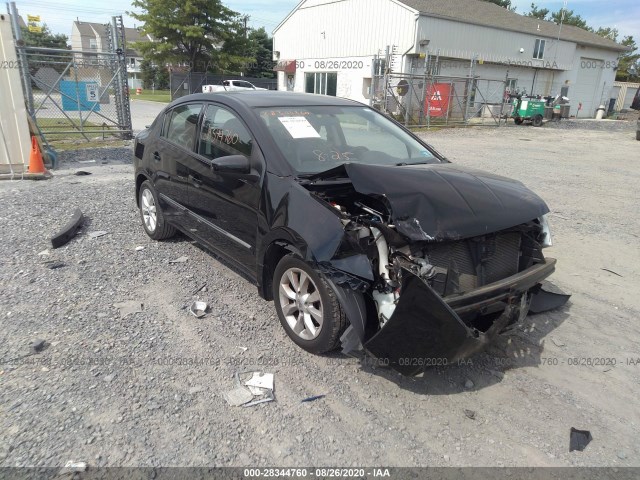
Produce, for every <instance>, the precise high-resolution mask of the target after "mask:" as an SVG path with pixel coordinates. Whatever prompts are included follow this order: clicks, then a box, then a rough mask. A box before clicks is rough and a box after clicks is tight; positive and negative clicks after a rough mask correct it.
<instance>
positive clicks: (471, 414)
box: [464, 408, 476, 420]
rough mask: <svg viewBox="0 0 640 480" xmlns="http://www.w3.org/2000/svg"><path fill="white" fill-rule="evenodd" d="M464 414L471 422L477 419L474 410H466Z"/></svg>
mask: <svg viewBox="0 0 640 480" xmlns="http://www.w3.org/2000/svg"><path fill="white" fill-rule="evenodd" d="M464 414H465V415H466V416H467V418H470V419H471V420H474V419H475V418H476V412H475V411H474V410H468V409H466V408H465V409H464Z"/></svg>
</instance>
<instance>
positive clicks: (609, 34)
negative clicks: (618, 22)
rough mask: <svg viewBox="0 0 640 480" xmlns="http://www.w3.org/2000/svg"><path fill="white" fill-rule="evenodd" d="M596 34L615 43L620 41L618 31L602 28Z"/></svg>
mask: <svg viewBox="0 0 640 480" xmlns="http://www.w3.org/2000/svg"><path fill="white" fill-rule="evenodd" d="M594 33H596V34H597V35H600V36H601V37H603V38H608V39H609V40H613V41H614V42H617V41H618V29H617V28H611V27H600V28H598V29H597V30H596V31H595V32H594Z"/></svg>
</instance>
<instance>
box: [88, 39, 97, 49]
mask: <svg viewBox="0 0 640 480" xmlns="http://www.w3.org/2000/svg"><path fill="white" fill-rule="evenodd" d="M89 49H90V50H97V49H98V41H97V40H96V39H95V38H90V39H89Z"/></svg>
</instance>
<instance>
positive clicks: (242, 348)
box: [236, 347, 249, 353]
mask: <svg viewBox="0 0 640 480" xmlns="http://www.w3.org/2000/svg"><path fill="white" fill-rule="evenodd" d="M236 348H239V349H240V350H242V353H244V352H246V351H247V350H249V349H248V348H247V347H236Z"/></svg>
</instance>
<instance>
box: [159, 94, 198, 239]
mask: <svg viewBox="0 0 640 480" xmlns="http://www.w3.org/2000/svg"><path fill="white" fill-rule="evenodd" d="M201 110H202V103H187V104H182V105H178V106H176V107H175V108H173V109H172V110H170V111H168V112H167V113H166V114H165V117H164V121H163V125H162V131H161V133H160V138H159V139H158V141H157V142H156V143H155V149H154V151H153V152H152V153H151V160H150V161H151V164H152V168H153V169H154V170H155V172H156V178H155V186H156V190H157V192H158V196H159V201H160V207H161V208H162V210H163V212H164V213H165V215H167V216H168V217H172V218H171V220H172V221H173V222H175V223H178V224H180V225H181V226H182V227H183V228H185V229H189V228H191V225H190V218H189V216H188V215H187V203H188V177H189V170H188V168H187V164H188V160H189V157H191V156H193V155H194V151H193V149H194V145H195V140H196V133H197V130H198V120H199V116H200V112H201Z"/></svg>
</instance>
